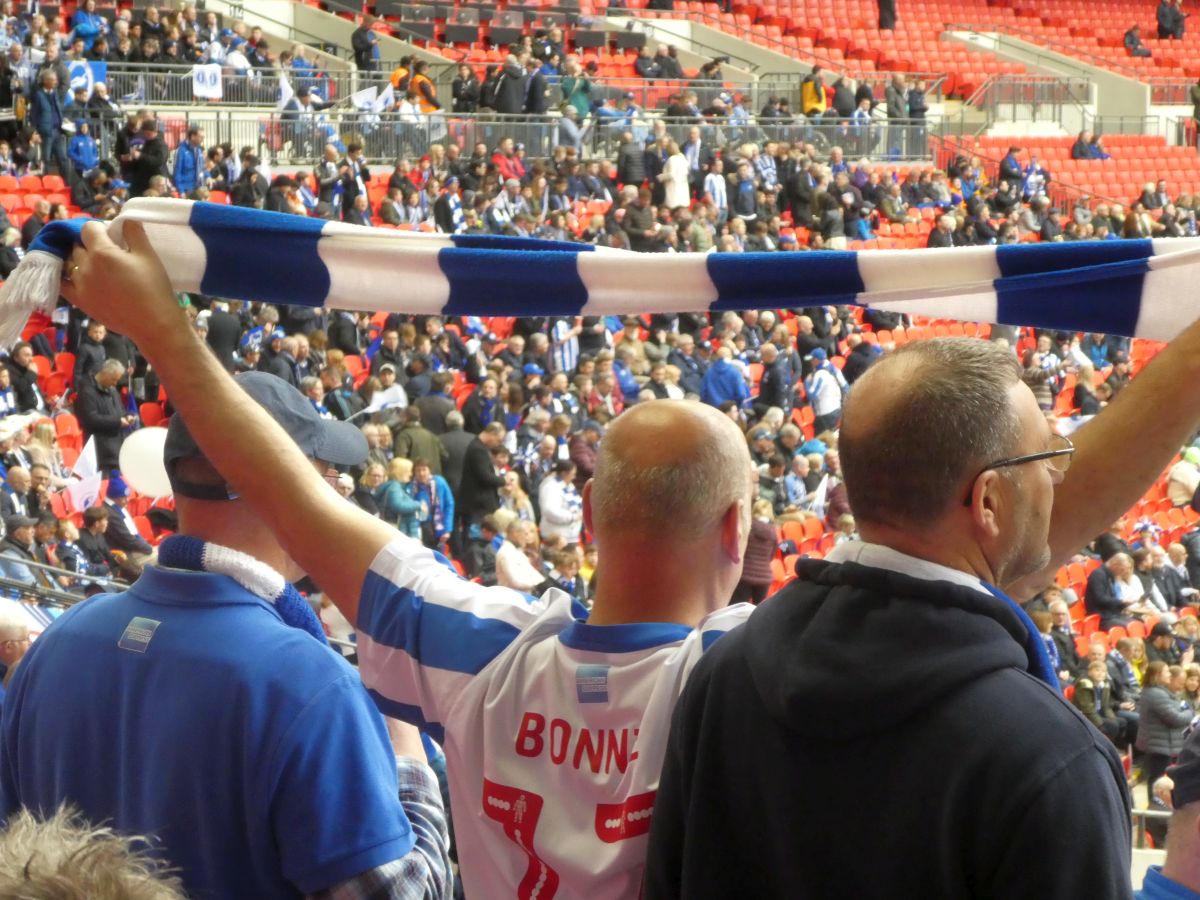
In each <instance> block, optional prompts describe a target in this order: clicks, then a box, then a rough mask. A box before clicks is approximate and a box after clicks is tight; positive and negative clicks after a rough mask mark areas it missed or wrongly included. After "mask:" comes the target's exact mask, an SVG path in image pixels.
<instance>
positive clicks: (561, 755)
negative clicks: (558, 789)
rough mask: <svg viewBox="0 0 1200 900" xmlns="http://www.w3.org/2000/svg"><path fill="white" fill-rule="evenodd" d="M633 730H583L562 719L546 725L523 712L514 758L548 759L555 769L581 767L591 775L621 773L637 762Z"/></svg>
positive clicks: (538, 717)
mask: <svg viewBox="0 0 1200 900" xmlns="http://www.w3.org/2000/svg"><path fill="white" fill-rule="evenodd" d="M637 736H638V729H637V728H585V727H583V726H582V725H574V726H572V725H571V723H570V722H568V721H567V720H566V719H559V718H553V719H550V721H549V722H547V721H546V717H545V716H543V715H542V714H541V713H536V712H531V711H526V712H525V714H524V715H523V716H522V717H521V724H520V727H519V728H518V729H517V738H516V742H515V745H514V749H515V750H516V752H517V755H518V756H525V757H529V758H531V759H532V758H534V757H538V756H542V755H548V756H549V757H550V762H552V763H553V764H554V765H556V766H568V765H569V766H571V768H573V769H582V768H584V767H585V766H586V767H587V768H588V769H589V770H590V771H591V772H592V773H593V774H595V775H599V774H600V773H601V772H603V773H604V774H605V775H608V774H610V773H612V772H614V771H615V772H619V773H624V771H625V770H626V769H627V768H628V767H629V764H630V763H631V762H633V761H634V760H636V759H637V755H638V754H637V750H635V749H633V747H634V746H635V745H636V744H637Z"/></svg>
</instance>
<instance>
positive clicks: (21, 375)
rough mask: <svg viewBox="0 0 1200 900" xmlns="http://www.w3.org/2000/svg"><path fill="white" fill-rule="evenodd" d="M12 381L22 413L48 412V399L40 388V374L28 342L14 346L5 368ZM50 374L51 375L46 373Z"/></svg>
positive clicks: (18, 407)
mask: <svg viewBox="0 0 1200 900" xmlns="http://www.w3.org/2000/svg"><path fill="white" fill-rule="evenodd" d="M5 367H6V368H7V369H8V374H9V378H10V380H11V381H12V387H13V394H14V395H15V396H16V400H17V410H18V411H20V412H46V411H47V407H46V399H45V397H44V396H42V391H41V388H40V387H39V386H38V374H39V373H38V372H37V370H36V369H35V367H34V364H33V347H31V346H30V345H29V344H28V343H27V342H26V341H20V342H19V343H17V344H15V345H13V349H12V352H11V353H10V354H9V357H8V362H7V363H6V366H5ZM46 374H49V373H46Z"/></svg>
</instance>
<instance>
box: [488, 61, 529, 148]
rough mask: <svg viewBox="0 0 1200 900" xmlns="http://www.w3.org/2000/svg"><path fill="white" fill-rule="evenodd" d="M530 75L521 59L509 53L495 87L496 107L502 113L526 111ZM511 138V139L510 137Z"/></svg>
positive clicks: (514, 113) (510, 113) (515, 113)
mask: <svg viewBox="0 0 1200 900" xmlns="http://www.w3.org/2000/svg"><path fill="white" fill-rule="evenodd" d="M527 81H528V76H527V75H526V72H525V68H524V67H523V66H522V65H521V62H520V60H518V59H517V57H516V56H514V55H513V54H511V53H510V54H509V55H508V56H507V57H506V58H505V60H504V65H503V66H502V67H501V70H500V74H499V76H498V80H497V82H496V87H495V101H494V102H495V109H496V112H498V113H500V114H501V115H508V116H515V115H520V114H521V113H522V112H524V111H525V100H526V95H527V94H528V87H527ZM510 140H511V139H510Z"/></svg>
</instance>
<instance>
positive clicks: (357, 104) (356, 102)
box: [350, 85, 379, 112]
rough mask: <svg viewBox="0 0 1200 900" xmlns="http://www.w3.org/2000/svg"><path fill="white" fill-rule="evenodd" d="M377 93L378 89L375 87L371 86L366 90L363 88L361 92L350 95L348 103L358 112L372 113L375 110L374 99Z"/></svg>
mask: <svg viewBox="0 0 1200 900" xmlns="http://www.w3.org/2000/svg"><path fill="white" fill-rule="evenodd" d="M378 93H379V89H378V88H376V87H375V85H371V86H370V87H368V88H363V89H362V90H361V91H356V92H355V93H353V94H351V95H350V102H351V104H353V106H354V108H355V109H357V110H359V111H360V112H373V111H374V110H375V97H376V95H378Z"/></svg>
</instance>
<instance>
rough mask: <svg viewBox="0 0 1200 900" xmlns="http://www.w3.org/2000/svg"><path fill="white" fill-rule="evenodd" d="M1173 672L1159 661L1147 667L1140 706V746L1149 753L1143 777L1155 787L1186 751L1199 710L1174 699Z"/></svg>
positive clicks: (1138, 738) (1138, 742)
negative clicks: (1186, 732) (1188, 732)
mask: <svg viewBox="0 0 1200 900" xmlns="http://www.w3.org/2000/svg"><path fill="white" fill-rule="evenodd" d="M1170 678H1171V672H1170V669H1169V668H1168V666H1167V664H1166V663H1164V662H1162V661H1161V660H1155V661H1154V662H1151V663H1150V664H1149V665H1147V666H1146V675H1145V678H1144V679H1143V681H1142V696H1141V700H1140V702H1139V703H1138V736H1137V747H1138V749H1139V750H1141V751H1142V752H1143V753H1145V760H1144V763H1143V766H1142V774H1143V776H1144V777H1145V779H1146V781H1147V783H1149V784H1153V783H1154V782H1155V781H1156V780H1157V779H1158V778H1159V777H1160V776H1161V775H1162V774H1163V773H1164V772H1166V770H1167V766H1168V765H1169V764H1170V763H1171V762H1172V760H1174V758H1175V757H1176V756H1178V755H1179V751H1180V750H1181V749H1182V748H1183V733H1184V729H1185V728H1186V727H1187V726H1188V725H1189V724H1190V723H1191V721H1192V717H1193V716H1194V715H1195V711H1194V710H1193V709H1192V707H1191V706H1189V705H1188V704H1187V703H1186V702H1184V701H1181V700H1179V699H1177V698H1175V697H1174V696H1172V694H1171V692H1170V690H1169V689H1168V686H1169V683H1170Z"/></svg>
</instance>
